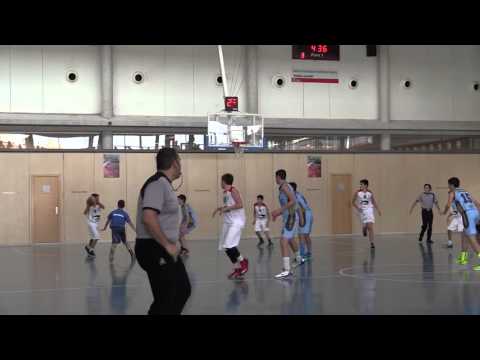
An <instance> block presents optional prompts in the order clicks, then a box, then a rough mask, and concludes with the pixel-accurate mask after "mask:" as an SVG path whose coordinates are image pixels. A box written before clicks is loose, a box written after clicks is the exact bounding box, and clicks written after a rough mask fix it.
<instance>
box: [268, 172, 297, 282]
mask: <svg viewBox="0 0 480 360" xmlns="http://www.w3.org/2000/svg"><path fill="white" fill-rule="evenodd" d="M275 181H276V183H277V185H279V188H278V201H279V203H280V206H281V207H280V208H278V209H276V210H274V211H272V220H273V221H275V220H276V219H277V217H279V216H280V215H282V219H283V228H282V237H281V238H280V246H281V248H280V250H281V253H282V262H283V271H282V272H281V273H280V274H278V275H276V276H275V278H277V279H283V278H288V277H291V276H292V275H293V273H292V271H291V268H290V256H289V250H288V247H289V245H290V247H291V248H292V251H293V252H294V254H295V263H294V267H296V266H298V265H301V264H303V263H304V262H305V260H304V259H303V258H302V257H301V256H300V251H299V250H298V244H297V243H296V241H295V236H296V235H297V231H298V215H297V200H296V197H295V194H294V192H293V189H292V187H291V186H290V184H289V183H288V182H287V172H286V171H285V170H284V169H280V170H277V171H276V173H275Z"/></svg>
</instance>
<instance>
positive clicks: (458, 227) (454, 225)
mask: <svg viewBox="0 0 480 360" xmlns="http://www.w3.org/2000/svg"><path fill="white" fill-rule="evenodd" d="M447 229H448V230H450V231H454V232H463V220H462V217H461V216H458V217H457V216H455V217H453V218H452V221H451V222H450V224H448V228H447Z"/></svg>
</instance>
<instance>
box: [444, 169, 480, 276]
mask: <svg viewBox="0 0 480 360" xmlns="http://www.w3.org/2000/svg"><path fill="white" fill-rule="evenodd" d="M448 189H449V192H448V202H447V205H445V210H444V211H443V215H445V214H446V213H447V212H448V210H449V209H450V207H451V206H452V204H455V207H456V209H457V211H458V212H459V213H460V214H461V215H462V219H463V226H464V230H463V234H462V252H461V253H460V256H459V258H458V260H457V262H458V263H459V264H460V265H466V264H468V241H470V246H471V247H472V249H473V250H474V251H475V253H476V254H477V257H478V258H479V261H480V245H479V244H478V242H477V235H478V230H477V224H478V223H479V221H480V213H479V211H478V209H479V208H480V203H479V202H478V201H477V200H475V199H474V198H473V197H472V195H470V193H468V192H467V191H465V190H464V189H461V188H460V180H459V179H458V178H456V177H452V178H450V179H448ZM473 270H475V271H480V265H476V266H474V267H473Z"/></svg>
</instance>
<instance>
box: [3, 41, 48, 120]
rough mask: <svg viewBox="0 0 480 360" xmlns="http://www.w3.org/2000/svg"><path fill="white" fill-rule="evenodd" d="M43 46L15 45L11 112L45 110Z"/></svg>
mask: <svg viewBox="0 0 480 360" xmlns="http://www.w3.org/2000/svg"><path fill="white" fill-rule="evenodd" d="M42 70H43V66H42V47H41V46H13V47H12V62H11V74H12V78H11V84H12V85H11V94H12V98H11V104H12V106H11V110H10V111H11V112H26V113H41V112H43V71H42Z"/></svg>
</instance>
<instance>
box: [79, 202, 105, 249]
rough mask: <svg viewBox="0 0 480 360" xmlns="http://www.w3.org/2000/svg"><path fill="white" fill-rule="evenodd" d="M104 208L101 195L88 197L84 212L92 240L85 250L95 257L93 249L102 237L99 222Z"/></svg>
mask: <svg viewBox="0 0 480 360" xmlns="http://www.w3.org/2000/svg"><path fill="white" fill-rule="evenodd" d="M102 209H105V206H104V205H103V204H102V203H101V202H100V195H98V194H92V195H91V196H90V197H89V198H88V199H87V207H86V208H85V210H84V211H83V214H84V215H85V216H86V217H87V225H88V232H89V234H90V242H89V243H88V245H86V246H85V251H86V252H87V254H88V256H90V257H95V251H93V249H94V248H95V245H96V244H97V241H98V240H99V239H100V235H99V233H98V223H99V222H100V213H101V211H102Z"/></svg>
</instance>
